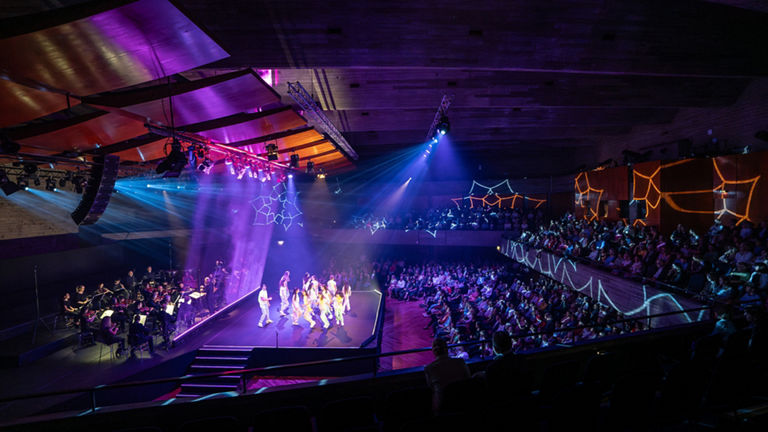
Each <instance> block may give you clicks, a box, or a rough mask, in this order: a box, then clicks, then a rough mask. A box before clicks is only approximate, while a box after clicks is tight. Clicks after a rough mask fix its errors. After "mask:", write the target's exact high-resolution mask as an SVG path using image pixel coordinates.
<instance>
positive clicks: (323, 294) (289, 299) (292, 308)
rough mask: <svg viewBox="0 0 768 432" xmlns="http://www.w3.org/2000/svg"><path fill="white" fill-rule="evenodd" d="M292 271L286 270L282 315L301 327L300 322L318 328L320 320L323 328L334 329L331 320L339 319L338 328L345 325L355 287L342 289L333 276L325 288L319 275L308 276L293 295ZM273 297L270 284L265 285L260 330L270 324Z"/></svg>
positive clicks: (281, 288)
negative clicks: (290, 287) (270, 306)
mask: <svg viewBox="0 0 768 432" xmlns="http://www.w3.org/2000/svg"><path fill="white" fill-rule="evenodd" d="M290 276H291V273H290V271H286V272H285V274H283V277H282V278H280V283H279V295H280V309H279V311H280V316H281V317H287V316H290V317H291V321H292V324H293V325H295V326H297V325H300V324H299V320H300V319H302V318H303V319H304V320H305V321H307V322H308V323H309V327H310V328H315V326H316V325H317V321H316V320H315V319H316V318H318V317H319V319H320V321H321V322H322V323H323V328H324V329H327V328H328V327H330V326H331V321H334V320H335V323H336V325H337V326H341V327H343V326H344V315H345V314H346V313H347V312H349V310H350V309H351V308H350V298H351V297H352V287H351V286H350V285H349V283H346V282H345V283H344V284H343V286H342V287H341V289H339V288H338V285H337V283H336V280H335V277H334V276H333V275H331V276H330V277H329V278H328V281H327V282H326V283H325V285H323V284H321V283H320V282H319V281H318V280H317V277H316V276H315V275H311V276H310V274H309V273H306V274H305V275H304V278H303V280H302V284H301V288H300V289H299V288H296V289H294V290H293V292H291V291H290V289H289V288H288V282H290V280H291V278H290ZM271 300H272V297H270V296H269V293H268V292H267V285H266V284H262V286H261V291H259V307H260V308H261V318H260V319H259V327H264V323H265V322H266V324H270V323H272V320H271V319H270V318H269V304H270V301H271Z"/></svg>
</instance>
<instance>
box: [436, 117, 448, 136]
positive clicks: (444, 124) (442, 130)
mask: <svg viewBox="0 0 768 432" xmlns="http://www.w3.org/2000/svg"><path fill="white" fill-rule="evenodd" d="M436 130H437V133H439V134H440V135H445V134H447V133H448V131H449V130H451V123H450V122H449V121H448V116H442V117H440V123H438V124H437V128H436Z"/></svg>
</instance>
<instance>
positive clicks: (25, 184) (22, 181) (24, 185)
mask: <svg viewBox="0 0 768 432" xmlns="http://www.w3.org/2000/svg"><path fill="white" fill-rule="evenodd" d="M16 184H18V185H19V188H21V189H24V190H29V179H28V178H27V177H26V176H18V177H16Z"/></svg>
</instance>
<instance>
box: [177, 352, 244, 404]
mask: <svg viewBox="0 0 768 432" xmlns="http://www.w3.org/2000/svg"><path fill="white" fill-rule="evenodd" d="M252 350H253V347H250V346H234V345H205V346H203V347H201V348H200V349H198V350H197V356H196V357H195V359H194V360H193V361H192V363H191V364H190V365H189V368H188V370H187V373H188V374H189V375H202V374H208V373H214V372H224V371H229V370H231V371H236V370H240V369H245V368H246V367H247V366H248V359H249V358H250V352H251V351H252ZM239 385H240V374H232V375H224V376H220V377H211V378H201V379H200V380H195V381H190V382H186V383H183V384H182V385H181V391H180V392H179V394H180V396H177V397H185V398H192V397H201V396H205V395H209V394H214V393H220V392H227V391H236V390H237V389H238V387H239Z"/></svg>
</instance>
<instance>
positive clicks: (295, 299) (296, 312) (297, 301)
mask: <svg viewBox="0 0 768 432" xmlns="http://www.w3.org/2000/svg"><path fill="white" fill-rule="evenodd" d="M303 312H304V311H303V310H302V308H301V294H300V293H299V290H298V289H295V290H293V295H291V319H292V324H293V325H299V318H301V314H302V313H303Z"/></svg>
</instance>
